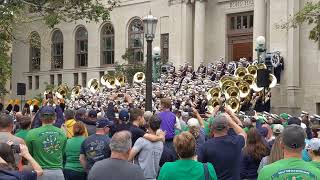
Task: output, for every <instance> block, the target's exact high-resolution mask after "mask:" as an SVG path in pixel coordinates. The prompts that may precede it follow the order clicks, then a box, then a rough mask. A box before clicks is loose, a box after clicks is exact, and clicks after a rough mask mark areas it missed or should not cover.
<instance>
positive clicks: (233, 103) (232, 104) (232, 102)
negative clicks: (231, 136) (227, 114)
mask: <svg viewBox="0 0 320 180" xmlns="http://www.w3.org/2000/svg"><path fill="white" fill-rule="evenodd" d="M226 107H228V108H230V109H231V111H232V112H234V113H235V112H237V111H238V110H239V108H240V101H239V99H238V98H236V97H231V98H229V99H227V101H226Z"/></svg>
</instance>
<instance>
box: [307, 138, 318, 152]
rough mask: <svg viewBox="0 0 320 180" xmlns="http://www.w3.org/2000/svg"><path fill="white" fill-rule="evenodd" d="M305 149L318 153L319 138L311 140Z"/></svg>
mask: <svg viewBox="0 0 320 180" xmlns="http://www.w3.org/2000/svg"><path fill="white" fill-rule="evenodd" d="M307 149H311V150H312V151H319V152H320V139H319V138H313V139H311V140H310V141H309V143H308V146H307Z"/></svg>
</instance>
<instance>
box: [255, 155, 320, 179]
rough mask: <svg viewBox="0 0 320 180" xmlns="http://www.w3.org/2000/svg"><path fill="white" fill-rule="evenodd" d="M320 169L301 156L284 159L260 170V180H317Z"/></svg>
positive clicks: (319, 175)
mask: <svg viewBox="0 0 320 180" xmlns="http://www.w3.org/2000/svg"><path fill="white" fill-rule="evenodd" d="M319 177H320V171H319V169H317V168H316V167H314V166H313V165H312V164H310V163H309V162H305V161H303V160H302V159H300V158H289V159H282V160H279V161H277V162H274V163H272V164H270V165H267V166H265V167H263V168H262V170H261V171H260V172H259V176H258V180H269V179H274V180H283V179H287V180H294V179H297V180H316V179H319Z"/></svg>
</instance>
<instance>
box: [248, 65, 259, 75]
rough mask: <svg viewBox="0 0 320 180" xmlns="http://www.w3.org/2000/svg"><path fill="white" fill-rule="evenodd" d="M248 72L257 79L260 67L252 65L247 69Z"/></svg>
mask: <svg viewBox="0 0 320 180" xmlns="http://www.w3.org/2000/svg"><path fill="white" fill-rule="evenodd" d="M247 70H248V72H249V74H251V75H253V77H255V78H256V77H257V70H258V67H257V66H255V65H250V66H248V67H247Z"/></svg>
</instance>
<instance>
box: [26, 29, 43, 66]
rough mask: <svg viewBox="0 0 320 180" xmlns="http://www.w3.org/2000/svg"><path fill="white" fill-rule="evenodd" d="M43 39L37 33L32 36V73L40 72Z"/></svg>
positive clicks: (30, 58)
mask: <svg viewBox="0 0 320 180" xmlns="http://www.w3.org/2000/svg"><path fill="white" fill-rule="evenodd" d="M40 60H41V39H40V35H39V34H38V33H37V32H32V33H31V35H30V57H29V62H30V63H29V64H30V71H40Z"/></svg>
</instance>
